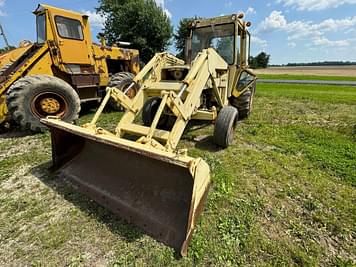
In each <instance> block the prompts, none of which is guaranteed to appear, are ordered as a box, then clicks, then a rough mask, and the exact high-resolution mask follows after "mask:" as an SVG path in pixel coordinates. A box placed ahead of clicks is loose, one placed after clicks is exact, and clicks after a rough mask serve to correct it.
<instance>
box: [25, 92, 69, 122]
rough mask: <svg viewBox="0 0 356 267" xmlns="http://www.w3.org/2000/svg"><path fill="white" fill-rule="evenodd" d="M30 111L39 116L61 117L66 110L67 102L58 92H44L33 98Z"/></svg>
mask: <svg viewBox="0 0 356 267" xmlns="http://www.w3.org/2000/svg"><path fill="white" fill-rule="evenodd" d="M31 111H32V113H33V114H35V115H36V116H38V117H40V118H45V117H47V116H58V117H60V118H62V117H63V116H64V115H65V114H66V113H67V111H68V103H67V101H66V99H65V98H64V97H63V96H62V95H60V94H57V93H54V92H45V93H41V94H38V95H36V96H35V97H34V98H33V100H32V102H31Z"/></svg>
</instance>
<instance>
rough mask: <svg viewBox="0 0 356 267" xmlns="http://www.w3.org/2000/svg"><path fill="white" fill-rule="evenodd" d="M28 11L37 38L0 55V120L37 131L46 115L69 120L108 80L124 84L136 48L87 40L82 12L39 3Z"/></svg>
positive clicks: (135, 67)
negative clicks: (34, 24) (34, 18)
mask: <svg viewBox="0 0 356 267" xmlns="http://www.w3.org/2000/svg"><path fill="white" fill-rule="evenodd" d="M34 14H35V15H36V20H37V23H36V24H37V42H36V43H34V44H32V43H29V42H24V43H23V44H22V45H21V46H20V47H19V48H17V49H15V50H12V51H9V52H7V53H5V54H3V55H0V124H2V123H4V122H6V121H8V120H10V119H12V120H14V121H16V122H17V123H18V124H20V125H21V126H22V127H23V128H27V129H29V130H32V131H43V130H45V129H46V128H45V126H44V125H43V124H41V123H40V119H41V118H45V117H47V116H58V117H60V118H61V119H63V120H64V121H67V122H72V121H74V120H75V119H77V118H78V114H79V111H80V104H81V103H83V102H88V101H100V99H102V97H103V96H104V95H105V89H106V87H107V86H108V85H109V86H115V87H119V88H121V89H122V90H124V88H125V86H126V87H127V85H129V84H130V83H131V81H132V78H133V77H134V74H137V73H138V72H139V52H138V51H137V50H134V49H126V48H119V47H108V46H106V45H105V42H104V41H102V43H101V44H95V43H93V42H92V39H91V33H90V26H89V18H88V16H86V15H81V14H79V13H75V12H72V11H68V10H63V9H60V8H55V7H51V6H48V5H42V4H41V5H39V6H38V8H37V9H36V10H35V11H34ZM133 90H134V89H132V90H131V91H126V94H127V95H129V96H131V97H133V96H134V95H135V94H136V92H135V91H133ZM111 103H112V101H111ZM114 106H115V107H117V106H116V103H115V105H114Z"/></svg>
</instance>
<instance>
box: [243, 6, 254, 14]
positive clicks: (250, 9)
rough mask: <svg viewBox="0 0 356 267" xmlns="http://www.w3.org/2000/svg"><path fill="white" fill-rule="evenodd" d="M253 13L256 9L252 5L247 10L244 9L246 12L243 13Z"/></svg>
mask: <svg viewBox="0 0 356 267" xmlns="http://www.w3.org/2000/svg"><path fill="white" fill-rule="evenodd" d="M250 14H251V15H254V14H256V10H255V9H254V8H253V7H249V8H248V9H247V10H246V12H245V15H246V16H247V15H250Z"/></svg>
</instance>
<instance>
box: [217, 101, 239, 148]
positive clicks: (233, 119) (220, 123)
mask: <svg viewBox="0 0 356 267" xmlns="http://www.w3.org/2000/svg"><path fill="white" fill-rule="evenodd" d="M237 121H238V110H237V109H236V108H235V107H232V106H226V107H223V108H222V109H221V110H220V112H219V114H218V117H217V119H216V121H215V127H214V143H215V144H216V145H218V146H220V147H223V148H227V147H228V146H229V145H231V144H232V141H233V139H234V133H235V128H236V125H237Z"/></svg>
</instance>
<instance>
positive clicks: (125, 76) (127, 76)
mask: <svg viewBox="0 0 356 267" xmlns="http://www.w3.org/2000/svg"><path fill="white" fill-rule="evenodd" d="M134 77H135V75H134V74H132V73H130V72H119V73H116V74H114V75H112V76H111V77H110V81H109V84H108V86H109V87H116V88H118V89H119V90H121V91H123V92H125V90H126V89H127V88H128V87H129V86H130V85H131V84H132V82H133V78H134ZM137 92H138V87H137V86H136V85H135V86H133V87H132V88H131V89H130V90H129V91H128V92H126V95H127V96H128V97H129V98H131V99H132V98H134V97H135V96H136V94H137ZM109 107H110V108H111V109H113V110H116V111H122V110H123V108H122V107H121V106H120V105H118V103H117V102H116V101H115V100H114V99H113V98H110V99H109Z"/></svg>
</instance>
